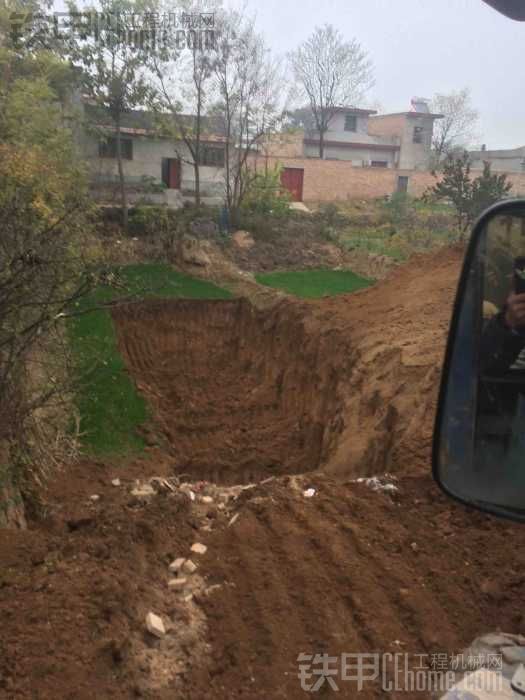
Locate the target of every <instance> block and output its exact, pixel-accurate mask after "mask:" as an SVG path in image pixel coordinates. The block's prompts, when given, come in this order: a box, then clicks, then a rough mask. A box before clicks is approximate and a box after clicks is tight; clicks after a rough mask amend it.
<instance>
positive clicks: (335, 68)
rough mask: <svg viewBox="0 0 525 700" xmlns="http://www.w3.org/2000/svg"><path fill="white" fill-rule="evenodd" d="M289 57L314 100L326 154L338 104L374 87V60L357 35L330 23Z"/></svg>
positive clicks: (353, 101) (357, 98) (352, 102)
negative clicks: (348, 37)
mask: <svg viewBox="0 0 525 700" xmlns="http://www.w3.org/2000/svg"><path fill="white" fill-rule="evenodd" d="M289 58H290V62H291V65H292V69H293V73H294V76H295V79H296V81H297V82H298V84H299V85H300V87H301V89H302V92H303V93H304V96H305V97H306V98H307V99H308V101H309V103H310V108H311V110H312V114H313V117H314V121H315V125H316V130H317V131H318V132H319V157H320V158H323V157H324V136H325V133H326V132H327V130H328V127H329V126H330V122H331V120H332V119H333V116H334V114H335V112H336V109H337V107H344V106H348V105H356V104H357V103H358V102H360V101H361V100H362V99H363V98H364V96H365V94H366V92H367V91H368V90H369V89H370V87H372V85H373V83H374V80H373V69H372V63H371V61H370V60H369V58H368V55H367V53H366V51H365V50H364V49H363V48H362V47H361V45H360V44H359V43H358V42H357V41H356V39H351V40H350V41H345V40H344V39H343V37H342V35H341V34H340V33H339V32H338V31H337V29H334V27H333V26H332V25H330V24H327V25H325V26H324V27H317V28H316V29H315V31H314V33H313V34H312V35H311V36H310V37H309V38H308V39H307V40H306V41H304V42H303V43H302V44H301V45H300V46H299V47H298V48H297V49H296V50H295V51H293V52H292V53H291V54H290V56H289Z"/></svg>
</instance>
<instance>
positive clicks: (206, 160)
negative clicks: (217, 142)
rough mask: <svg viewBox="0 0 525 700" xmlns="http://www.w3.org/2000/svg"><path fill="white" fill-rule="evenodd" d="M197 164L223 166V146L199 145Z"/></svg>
mask: <svg viewBox="0 0 525 700" xmlns="http://www.w3.org/2000/svg"><path fill="white" fill-rule="evenodd" d="M199 165H211V166H212V167H215V168H223V167H224V148H221V147H217V146H201V147H200V149H199Z"/></svg>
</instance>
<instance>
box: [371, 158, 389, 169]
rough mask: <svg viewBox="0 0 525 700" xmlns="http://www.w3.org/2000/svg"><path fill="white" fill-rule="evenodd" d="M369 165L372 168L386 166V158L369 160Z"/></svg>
mask: <svg viewBox="0 0 525 700" xmlns="http://www.w3.org/2000/svg"><path fill="white" fill-rule="evenodd" d="M370 165H371V166H372V168H388V161H387V160H371V161H370Z"/></svg>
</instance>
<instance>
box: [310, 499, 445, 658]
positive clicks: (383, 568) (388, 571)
mask: <svg viewBox="0 0 525 700" xmlns="http://www.w3.org/2000/svg"><path fill="white" fill-rule="evenodd" d="M371 497H372V498H388V496H381V495H378V494H373V495H371ZM320 510H321V511H324V512H326V513H330V515H331V521H332V522H337V521H339V522H340V520H341V513H340V506H339V502H338V501H337V502H336V501H335V500H334V499H328V498H327V499H323V500H322V501H321V502H320ZM340 527H342V528H343V529H344V531H345V533H346V535H347V536H348V537H349V540H350V541H351V542H352V549H353V550H354V551H356V552H357V553H358V554H359V555H360V556H361V558H362V561H363V565H364V566H365V567H366V569H367V573H370V574H371V576H372V577H373V579H374V583H375V586H376V587H378V588H380V589H382V590H383V592H384V594H385V596H386V598H387V601H388V603H387V604H388V608H389V610H391V611H392V613H393V614H392V616H391V620H390V624H389V625H388V627H389V628H390V629H392V628H393V626H394V627H395V622H396V620H397V621H398V623H399V621H402V622H403V623H404V633H405V635H404V636H405V639H410V640H411V644H413V645H414V644H415V646H416V647H417V648H413V649H411V650H410V651H411V652H412V653H416V652H430V651H432V650H433V647H435V646H436V643H437V638H436V634H435V625H434V623H433V622H431V621H433V620H435V619H436V618H438V619H440V620H441V629H440V634H441V636H444V637H448V638H451V639H455V638H456V637H457V634H456V633H455V632H454V631H453V630H451V629H450V628H449V620H448V615H447V611H446V610H444V609H443V608H442V607H441V606H439V604H438V605H437V607H438V609H437V610H436V604H435V599H434V597H433V595H432V594H431V593H429V592H428V591H426V590H425V591H421V586H418V587H417V588H416V586H414V584H415V580H414V576H415V567H414V565H413V564H412V562H411V561H410V556H408V557H407V556H393V553H391V552H389V555H390V556H389V557H388V560H386V559H385V556H384V555H385V552H384V550H383V551H381V556H378V555H377V553H376V548H375V547H374V546H371V545H369V548H367V549H365V547H364V546H363V544H362V542H361V536H362V534H363V528H362V527H361V526H359V525H358V524H356V523H353V522H350V523H348V524H345V525H340ZM372 527H373V524H372V523H370V524H369V525H368V527H367V529H368V530H369V531H370V529H371V528H372ZM393 527H394V528H395V525H393ZM386 562H388V563H386ZM414 591H417V593H416V598H417V601H416V600H415V601H413V602H412V597H411V594H413V593H414ZM409 594H410V595H409ZM414 630H416V631H417V632H418V637H417V639H414V638H413V631H414ZM402 632H403V630H402V629H400V630H399V636H398V637H397V639H402V636H403V634H402ZM382 640H383V651H385V649H384V646H385V642H386V639H385V636H384V634H383V635H382ZM392 641H393V640H392Z"/></svg>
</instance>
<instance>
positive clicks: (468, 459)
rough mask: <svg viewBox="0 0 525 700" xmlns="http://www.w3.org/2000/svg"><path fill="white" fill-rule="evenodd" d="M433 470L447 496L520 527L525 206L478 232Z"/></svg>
mask: <svg viewBox="0 0 525 700" xmlns="http://www.w3.org/2000/svg"><path fill="white" fill-rule="evenodd" d="M432 471H433V475H434V478H435V479H436V481H437V482H438V484H439V485H440V486H441V488H442V489H443V490H444V491H445V492H446V493H447V494H448V495H450V496H452V497H453V498H455V499H457V500H459V501H461V502H462V503H466V504H468V505H471V506H474V507H475V508H478V509H480V510H484V511H487V512H490V513H494V514H497V515H501V516H505V517H508V518H512V519H514V520H520V521H523V522H525V199H519V200H517V199H516V200H506V201H504V202H502V203H499V204H496V205H494V206H493V207H491V208H490V209H488V210H487V211H486V212H485V213H484V214H483V215H482V216H481V217H480V218H479V219H478V221H477V223H476V224H475V226H474V229H473V232H472V236H471V239H470V243H469V246H468V249H467V253H466V257H465V262H464V264H463V270H462V272H461V277H460V281H459V286H458V291H457V294H456V301H455V305H454V311H453V316H452V322H451V326H450V332H449V338H448V345H447V350H446V355H445V362H444V367H443V374H442V379H441V388H440V395H439V404H438V412H437V417H436V425H435V430H434V443H433V452H432Z"/></svg>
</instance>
